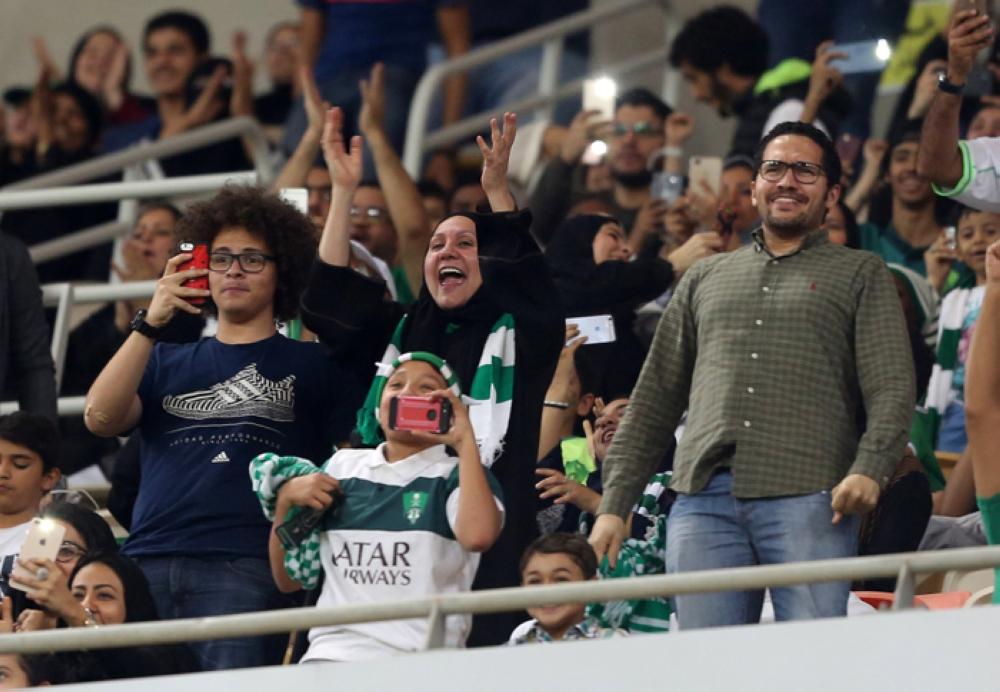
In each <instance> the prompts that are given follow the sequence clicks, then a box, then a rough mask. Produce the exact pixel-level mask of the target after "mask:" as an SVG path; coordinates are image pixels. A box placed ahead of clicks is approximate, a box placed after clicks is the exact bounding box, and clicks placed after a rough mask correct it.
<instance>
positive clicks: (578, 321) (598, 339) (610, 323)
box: [566, 315, 615, 346]
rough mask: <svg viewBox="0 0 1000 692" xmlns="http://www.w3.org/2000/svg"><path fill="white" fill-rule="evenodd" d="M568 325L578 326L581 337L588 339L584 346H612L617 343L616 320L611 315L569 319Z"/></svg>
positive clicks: (567, 320)
mask: <svg viewBox="0 0 1000 692" xmlns="http://www.w3.org/2000/svg"><path fill="white" fill-rule="evenodd" d="M566 325H567V326H569V325H576V327H577V329H579V330H580V334H579V335H578V336H577V338H579V337H581V336H585V337H587V341H586V343H584V346H587V345H592V344H610V343H612V342H614V341H615V320H614V318H613V317H611V315H588V316H586V317H567V318H566Z"/></svg>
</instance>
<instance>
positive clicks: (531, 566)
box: [508, 532, 627, 644]
mask: <svg viewBox="0 0 1000 692" xmlns="http://www.w3.org/2000/svg"><path fill="white" fill-rule="evenodd" d="M596 577H597V556H596V555H595V554H594V549H593V548H591V547H590V544H589V543H588V542H587V539H586V538H584V537H583V536H581V535H580V534H575V533H562V532H557V533H550V534H548V535H546V536H542V537H541V538H539V539H537V540H536V541H535V542H533V543H532V544H531V545H529V546H528V547H527V549H526V550H525V551H524V556H523V557H522V558H521V583H522V584H523V585H524V586H537V585H542V584H561V583H564V582H571V581H588V580H590V579H596ZM586 607H587V606H586V604H585V603H567V604H564V605H553V606H539V607H537V608H528V614H529V615H531V617H532V619H531V620H528V621H527V622H524V623H522V624H520V625H518V627H517V628H516V629H515V630H514V631H513V632H512V633H511V635H510V641H509V642H508V643H510V644H531V643H535V642H554V641H562V640H570V639H608V638H609V637H616V636H623V635H626V634H627V632H624V631H623V630H616V629H610V628H606V627H601V626H600V624H598V622H597V620H595V619H594V618H588V617H586V613H585V610H586Z"/></svg>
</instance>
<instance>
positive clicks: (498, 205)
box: [476, 113, 517, 213]
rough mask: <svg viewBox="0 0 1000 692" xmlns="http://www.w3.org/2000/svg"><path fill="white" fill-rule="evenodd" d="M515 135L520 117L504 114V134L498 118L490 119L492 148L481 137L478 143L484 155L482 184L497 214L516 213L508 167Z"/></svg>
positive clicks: (477, 138) (492, 208)
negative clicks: (503, 212) (498, 123)
mask: <svg viewBox="0 0 1000 692" xmlns="http://www.w3.org/2000/svg"><path fill="white" fill-rule="evenodd" d="M516 134H517V116H516V115H515V114H514V113H504V114H503V132H502V133H501V131H500V127H499V125H497V119H496V118H490V146H486V140H484V139H483V138H482V136H481V135H477V136H476V144H478V145H479V151H481V152H482V153H483V175H482V177H481V178H480V182H481V184H482V186H483V192H485V193H486V199H487V200H489V203H490V209H491V210H493V212H494V213H499V212H502V211H515V210H517V203H516V202H515V201H514V195H512V194H511V192H510V187H509V186H508V185H507V165H508V164H509V163H510V150H511V148H513V146H514V137H515V135H516Z"/></svg>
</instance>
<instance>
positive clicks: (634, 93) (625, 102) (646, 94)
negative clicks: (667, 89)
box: [615, 87, 674, 120]
mask: <svg viewBox="0 0 1000 692" xmlns="http://www.w3.org/2000/svg"><path fill="white" fill-rule="evenodd" d="M622 106H648V107H650V108H652V109H653V112H654V113H656V115H657V117H659V118H660V120H666V119H667V118H668V117H670V114H671V113H673V112H674V110H673V109H672V108H671V107H670V106H668V105H667V104H666V102H664V100H663V99H661V98H660V97H659V96H657V95H656V94H654V93H653V92H652V91H650V90H649V89H644V88H643V87H636V88H634V89H629V90H628V91H626V92H625V93H623V94H622V95H621V96H619V97H618V98H617V99H615V110H616V111H617V110H618V109H619V108H621V107H622Z"/></svg>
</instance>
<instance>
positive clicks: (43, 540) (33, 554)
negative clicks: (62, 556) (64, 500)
mask: <svg viewBox="0 0 1000 692" xmlns="http://www.w3.org/2000/svg"><path fill="white" fill-rule="evenodd" d="M65 534H66V527H65V526H63V525H62V524H60V523H59V522H57V521H53V520H52V519H41V518H38V517H35V518H34V519H32V520H31V526H30V527H28V535H27V536H26V537H25V539H24V543H23V544H22V545H21V552H20V554H19V556H18V557H19V558H20V559H22V560H32V559H37V560H55V559H56V555H58V554H59V546H61V545H62V540H63V536H64V535H65ZM24 576H27V577H29V578H30V577H31V576H32V575H31V574H30V573H29V572H28V571H27V570H26V569H24V568H23V567H21V565H19V564H17V563H15V564H14V569H13V571H12V572H11V575H10V586H11V588H14V589H17V590H18V591H27V592H30V591H31V589H29V588H28V587H27V586H25V585H24V584H22V583H20V582H19V581H18V578H19V577H22V578H23V577H24Z"/></svg>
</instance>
